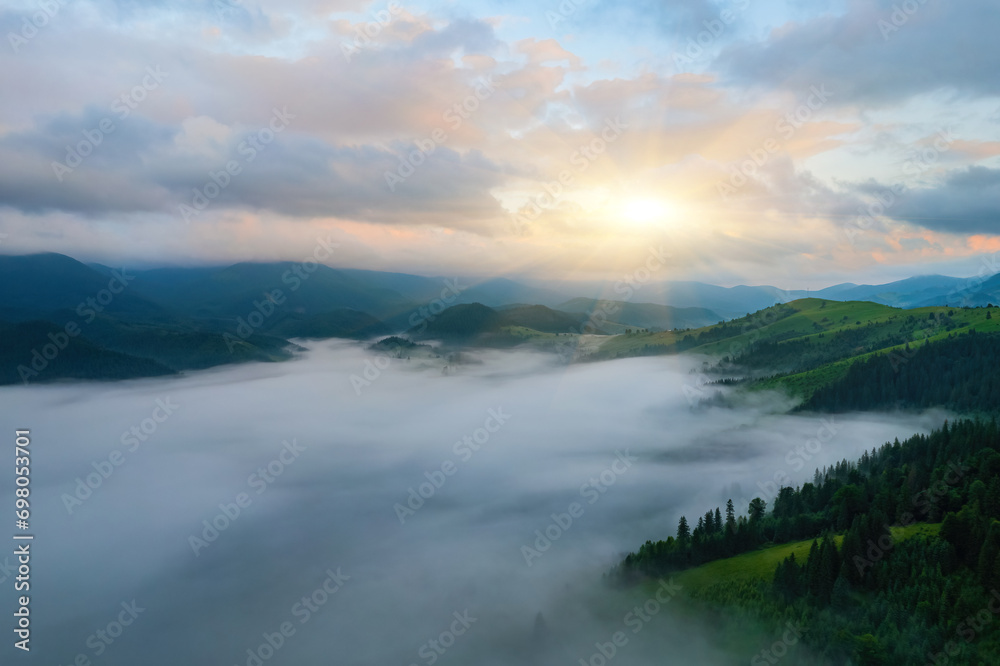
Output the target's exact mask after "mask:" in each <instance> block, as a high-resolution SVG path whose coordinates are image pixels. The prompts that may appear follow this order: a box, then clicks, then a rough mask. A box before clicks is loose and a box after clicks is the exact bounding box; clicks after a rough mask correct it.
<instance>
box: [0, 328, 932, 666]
mask: <svg viewBox="0 0 1000 666" xmlns="http://www.w3.org/2000/svg"><path fill="white" fill-rule="evenodd" d="M308 346H309V347H311V349H310V351H309V352H308V353H306V354H305V355H304V356H303V357H302V358H300V359H298V360H295V361H292V362H289V363H284V364H274V365H272V364H253V365H245V366H240V367H229V368H224V369H220V370H214V371H206V372H198V373H193V374H191V375H189V376H187V377H184V378H180V379H170V380H164V381H134V382H120V383H109V384H66V385H51V386H44V387H30V388H24V387H8V388H3V389H0V396H2V398H0V399H2V404H3V410H2V411H3V417H4V419H3V420H4V422H6V423H7V424H8V425H9V426H15V425H16V427H18V428H30V429H31V432H32V440H33V443H32V446H33V447H34V448H33V451H34V455H35V458H34V459H33V473H34V477H33V488H32V497H33V498H34V513H35V515H36V516H37V519H36V520H37V532H36V534H37V536H36V542H35V545H34V548H35V549H36V555H35V557H36V560H35V561H34V563H35V567H34V572H35V573H33V575H34V576H35V578H33V581H32V586H33V587H32V591H33V594H34V597H33V598H34V605H33V606H32V612H33V613H34V622H35V625H34V626H35V627H36V634H35V641H36V642H35V643H34V645H35V646H36V649H37V653H36V657H37V658H40V659H43V660H44V661H45V662H46V663H53V664H56V663H58V664H68V663H72V662H73V660H74V659H75V658H76V656H77V655H78V654H83V655H86V656H87V657H88V658H91V659H92V660H93V662H94V663H101V664H137V663H142V664H149V665H150V666H156V665H159V664H164V665H166V664H176V663H187V664H206V665H208V664H212V665H217V664H241V665H242V664H255V663H258V662H256V661H254V657H253V656H252V655H253V654H256V655H257V658H262V657H263V656H264V655H268V656H267V658H266V659H262V663H286V664H326V663H338V664H359V665H360V664H372V665H374V664H380V665H381V664H394V663H398V664H431V663H435V662H437V661H440V663H442V664H449V663H450V664H477V665H482V666H489V665H493V664H508V663H534V664H540V665H541V664H552V663H577V661H578V660H579V659H584V660H589V659H590V658H591V655H592V654H594V653H595V652H596V651H597V650H598V649H599V648H598V647H597V646H596V644H597V643H607V642H608V641H610V640H611V636H612V635H613V634H614V632H616V631H625V632H626V634H627V636H628V637H629V639H630V640H629V643H628V644H627V645H625V646H622V647H620V648H619V650H618V654H617V656H616V657H615V659H616V663H622V664H637V665H641V664H653V663H662V662H663V660H664V659H665V658H666V659H669V660H671V661H672V662H676V663H699V664H713V663H719V664H722V663H731V661H732V660H733V659H736V660H738V661H744V660H749V659H750V658H751V657H752V656H753V655H724V654H722V653H721V652H720V650H719V648H718V647H717V641H715V639H714V636H713V631H714V629H713V628H712V627H708V626H702V625H700V624H698V623H696V622H693V621H692V620H690V619H685V618H684V617H683V616H681V615H680V614H678V613H676V612H675V611H674V610H673V608H674V607H673V606H671V605H670V602H669V601H668V600H669V599H672V598H673V596H672V595H674V594H675V593H676V590H673V591H670V590H669V589H668V588H663V589H661V590H660V601H658V602H657V605H656V606H657V608H658V611H657V614H656V615H655V616H652V617H650V618H649V619H648V621H642V622H638V625H639V628H640V631H638V632H635V633H633V630H634V629H635V622H636V620H635V617H633V618H631V620H628V619H627V618H628V615H627V614H628V613H629V612H630V610H631V609H632V608H633V607H634V606H635V604H636V603H643V602H644V601H645V600H647V598H656V597H655V596H654V595H655V590H654V588H650V589H648V590H647V589H636V590H631V591H628V592H613V591H611V590H610V589H605V588H604V587H602V586H601V584H600V577H601V574H602V573H604V572H605V571H606V570H607V569H608V568H609V567H610V566H611V565H613V564H614V563H616V562H617V561H618V560H619V558H620V557H621V556H622V554H623V553H625V552H627V551H629V550H632V549H635V548H636V547H638V546H639V545H640V544H641V543H643V542H644V541H645V540H647V539H658V538H665V537H666V536H668V535H670V534H672V533H673V532H674V530H675V528H676V524H677V520H678V518H679V517H680V516H681V515H682V514H686V515H687V516H688V518H689V519H693V518H695V517H696V516H698V515H702V514H703V513H704V512H705V511H706V510H708V509H710V508H714V507H716V506H724V504H725V501H726V499H727V498H730V497H732V498H733V499H734V501H736V502H737V508H738V510H742V511H745V508H746V505H745V503H746V502H747V501H748V500H749V499H750V498H752V497H754V496H757V495H760V496H763V497H765V498H766V499H768V500H769V501H770V500H771V499H773V495H769V494H768V493H773V491H774V490H773V489H775V487H776V486H775V485H774V480H775V479H776V478H779V479H790V482H793V483H801V482H802V481H804V480H809V479H811V478H812V473H813V469H814V468H815V467H817V466H823V465H829V464H832V463H835V462H837V461H839V460H841V459H843V458H847V459H852V458H854V457H856V456H858V455H859V454H860V453H861V452H862V451H864V450H866V449H871V448H872V447H874V446H878V445H880V444H881V443H883V442H884V441H886V440H890V439H892V438H893V437H896V436H900V437H902V436H906V435H909V434H912V433H913V432H914V431H921V430H926V429H927V428H928V427H929V426H930V425H932V424H935V423H936V422H937V421H938V419H939V417H938V416H933V415H931V416H926V417H920V418H918V417H912V416H909V417H903V416H877V415H862V416H856V415H855V416H837V417H834V418H833V419H832V420H831V419H830V418H829V417H827V418H826V420H824V419H821V418H820V417H818V416H809V415H804V416H782V415H776V414H774V413H771V412H772V411H773V407H774V406H775V405H777V404H778V402H771V401H766V402H764V403H762V404H760V405H758V406H756V407H747V408H744V409H740V410H722V409H711V410H708V411H691V409H690V407H689V404H688V401H687V398H686V397H685V395H686V393H685V386H686V385H687V384H689V383H691V377H692V375H690V374H688V370H689V367H688V365H687V361H685V360H681V359H666V358H649V359H635V360H624V361H615V362H607V363H600V364H587V365H582V366H568V367H567V366H562V365H558V364H557V363H556V362H555V357H553V356H548V355H542V354H535V353H522V352H503V353H501V352H483V353H481V354H477V355H476V356H475V357H473V358H468V359H466V362H464V363H461V364H457V365H456V364H454V363H450V362H448V361H446V360H444V359H434V360H430V361H419V360H417V359H414V360H412V361H405V360H398V359H396V360H392V361H389V362H386V361H385V360H384V359H378V358H376V357H372V356H371V355H370V354H369V353H368V352H365V351H363V350H362V349H361V348H360V347H359V346H357V345H355V344H353V343H345V342H320V343H308ZM376 361H377V364H376ZM445 365H447V366H448V369H447V370H446V371H445V370H443V366H445ZM352 375H353V376H355V377H361V378H365V381H366V382H370V383H368V384H362V383H359V382H357V381H355V382H353V383H352V381H351V378H352ZM359 386H360V387H361V388H360V389H358V388H357V387H359ZM15 420H16V423H14V421H15ZM115 451H118V452H119V453H117V454H116V453H114V452H115ZM87 484H89V485H90V487H88V485H87ZM11 497H12V495H11V493H10V491H9V489H8V490H7V491H5V492H4V493H2V497H0V501H3V502H4V503H7V502H9V501H10V500H11ZM0 563H2V559H0ZM0 585H2V586H3V587H4V588H5V589H7V590H8V591H10V590H11V587H10V586H11V581H10V580H7V581H6V582H4V583H0ZM5 596H6V595H5ZM304 597H305V599H303V598H304ZM7 598H9V596H8V597H7ZM133 600H134V601H135V606H131V607H130V604H132V602H133ZM660 602H663V603H662V604H661V603H660ZM4 603H5V604H6V603H7V602H4ZM123 603H124V604H125V606H124V607H123V606H122V604H123ZM130 609H131V610H130ZM137 609H142V610H141V611H138V610H137ZM539 613H541V614H542V619H541V620H538V619H536V618H537V616H538V614H539ZM629 621H631V622H632V624H626V622H629ZM118 622H122V624H123V625H124V624H125V622H128V624H127V625H126V626H118V625H117V624H116V623H118ZM286 623H287V624H286ZM109 624H110V625H111V627H110V628H109ZM283 626H284V631H285V634H284V636H282V635H281V633H282V627H283ZM645 627H650V628H649V629H648V630H646V631H642V628H645ZM98 630H102V631H103V632H104V633H103V635H104V636H105V637H106V638H101V635H102V634H98V633H96V632H98ZM775 631H777V628H776V627H775V628H770V627H766V628H765V627H762V628H760V634H761V638H760V644H761V647H762V648H763V647H765V646H767V645H770V644H771V643H772V642H773V641H775V640H776V639H777V635H776V634H774V632H775ZM119 632H120V633H119ZM107 639H110V640H107ZM430 641H434V643H433V644H431V643H430ZM269 645H270V646H271V647H268V646H269ZM5 649H7V648H5ZM247 650H250V651H251V654H248V652H247ZM431 655H433V658H432V656H431Z"/></svg>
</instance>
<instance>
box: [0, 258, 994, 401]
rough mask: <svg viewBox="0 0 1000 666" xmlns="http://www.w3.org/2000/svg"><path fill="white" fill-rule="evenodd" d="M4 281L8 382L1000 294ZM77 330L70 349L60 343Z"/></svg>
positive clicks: (299, 278)
mask: <svg viewBox="0 0 1000 666" xmlns="http://www.w3.org/2000/svg"><path fill="white" fill-rule="evenodd" d="M0 283H2V284H3V286H4V288H3V289H2V290H0V340H2V343H3V344H2V345H0V382H2V383H12V382H18V381H23V380H25V379H26V377H25V375H28V376H27V379H28V380H29V381H44V380H51V379H59V378H64V377H65V378H72V377H88V378H98V379H100V378H104V379H114V378H120V377H126V376H152V375H157V374H165V373H171V372H177V371H181V370H185V369H194V368H206V367H211V366H213V365H219V364H223V363H231V362H236V361H251V360H278V359H282V358H287V357H288V356H289V355H290V354H292V353H294V345H292V344H291V343H290V342H289V340H290V339H293V338H329V337H341V338H354V339H370V338H377V337H380V336H386V335H390V334H393V333H408V334H409V335H410V336H411V337H413V338H420V339H431V338H434V339H441V340H448V341H452V342H455V343H461V344H474V343H482V342H484V341H485V342H488V343H490V344H498V345H507V344H518V343H519V342H521V341H524V340H525V339H527V338H539V337H540V338H544V337H545V336H556V335H562V334H574V333H580V332H592V333H597V334H619V333H626V332H633V333H634V332H636V331H639V330H650V331H665V330H672V329H696V328H700V327H704V326H708V325H711V324H715V323H717V322H719V321H721V320H726V319H732V318H734V317H736V316H742V315H744V314H746V313H748V312H753V311H756V310H760V309H762V308H765V307H769V306H772V305H774V304H776V303H780V302H786V301H788V300H791V299H798V298H803V297H805V296H807V295H808V296H813V297H819V298H824V299H828V300H838V301H848V300H858V301H872V302H875V303H879V304H883V305H889V306H893V307H903V308H908V307H920V306H927V305H947V306H963V305H964V306H979V305H985V304H987V303H1000V276H998V275H994V276H992V277H990V278H988V279H985V280H967V279H961V278H951V277H945V276H937V275H932V276H922V277H915V278H910V279H907V280H901V281H899V282H893V283H890V284H885V285H855V284H841V285H835V286H832V287H828V288H827V289H822V290H819V291H812V292H807V291H804V290H799V291H792V292H786V291H782V290H780V289H778V288H776V287H770V286H737V287H718V286H715V285H709V284H703V283H699V282H664V283H649V284H645V285H642V286H641V288H637V289H635V290H633V291H632V293H631V294H630V293H628V291H627V290H624V291H623V290H618V291H622V293H621V294H620V295H621V296H622V299H621V300H611V299H607V298H598V297H597V296H598V295H599V293H601V292H607V293H610V292H608V290H606V289H602V288H595V287H594V286H593V285H591V286H589V287H587V289H586V290H584V291H583V293H582V295H581V293H577V294H572V293H566V287H565V285H561V287H560V288H559V289H548V288H544V287H540V286H532V285H529V284H524V283H522V282H518V281H515V280H510V279H506V278H489V279H475V278H470V277H457V278H456V277H448V278H445V277H426V276H418V275H408V274H405V273H387V272H378V271H366V270H355V269H335V268H331V267H328V266H325V265H321V264H301V263H294V262H271V263H249V262H247V263H239V264H234V265H231V266H219V267H198V268H181V267H172V268H159V269H152V270H140V271H132V270H124V269H115V268H112V267H108V266H104V265H101V264H83V263H81V262H79V261H77V260H75V259H72V258H70V257H67V256H64V255H60V254H36V255H27V256H0ZM581 289H583V287H581ZM587 291H589V292H591V293H589V294H588V293H587ZM611 291H612V292H613V291H615V290H613V289H612V290H611ZM595 292H596V293H595ZM627 296H630V298H626V297H627ZM71 328H72V330H73V333H70V330H71ZM67 338H68V339H71V340H73V349H72V350H71V351H69V350H68V348H67V347H66V345H62V344H61V343H62V342H64V341H65V339H67ZM46 352H48V354H46ZM49 356H52V358H49Z"/></svg>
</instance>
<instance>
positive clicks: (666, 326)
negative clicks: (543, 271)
mask: <svg viewBox="0 0 1000 666" xmlns="http://www.w3.org/2000/svg"><path fill="white" fill-rule="evenodd" d="M558 308H559V309H560V310H564V311H566V312H580V313H583V314H584V315H586V316H587V317H588V318H594V320H595V321H598V322H601V321H603V320H606V321H608V322H611V323H615V324H620V325H621V326H620V327H619V328H622V329H624V328H625V327H631V328H648V329H650V330H657V331H669V330H671V329H675V328H701V327H702V326H708V325H709V324H715V323H718V322H719V321H721V320H722V319H723V318H722V317H721V316H720V315H718V314H716V313H715V312H713V311H711V310H708V309H706V308H676V307H673V306H670V305H657V304H656V303H628V302H625V301H608V300H597V299H593V298H574V299H572V300H569V301H566V302H565V303H561V304H560V305H559V306H558ZM602 326H603V328H606V329H609V328H611V327H609V326H607V325H602ZM614 332H616V333H619V332H624V331H614Z"/></svg>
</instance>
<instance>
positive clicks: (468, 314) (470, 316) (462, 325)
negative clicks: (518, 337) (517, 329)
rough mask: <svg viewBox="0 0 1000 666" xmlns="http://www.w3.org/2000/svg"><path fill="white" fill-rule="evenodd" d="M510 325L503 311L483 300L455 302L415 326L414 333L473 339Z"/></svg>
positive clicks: (420, 336)
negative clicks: (489, 305)
mask: <svg viewBox="0 0 1000 666" xmlns="http://www.w3.org/2000/svg"><path fill="white" fill-rule="evenodd" d="M508 325H510V323H509V321H508V320H507V319H505V318H504V316H503V315H502V314H500V313H499V312H497V311H496V310H494V309H493V308H490V307H486V306H485V305H483V304H482V303H469V304H462V305H453V306H452V307H450V308H448V309H447V310H445V311H443V312H442V313H441V314H439V315H436V316H432V317H430V318H428V319H427V320H425V321H423V322H421V323H420V324H419V325H417V326H414V327H413V328H411V329H410V330H409V331H408V333H409V334H410V336H411V337H414V338H417V339H425V340H444V341H448V342H452V341H462V342H471V341H473V340H476V339H477V338H482V337H483V336H485V335H487V334H490V333H498V332H499V331H500V329H501V328H503V327H504V326H508Z"/></svg>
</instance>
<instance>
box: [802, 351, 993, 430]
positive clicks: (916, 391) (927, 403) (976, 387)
mask: <svg viewBox="0 0 1000 666" xmlns="http://www.w3.org/2000/svg"><path fill="white" fill-rule="evenodd" d="M998 358H1000V336H997V335H993V334H982V333H976V332H975V331H969V332H968V333H965V334H959V335H954V336H953V337H949V338H948V339H947V340H942V341H940V342H935V343H932V344H917V345H913V346H909V345H908V346H907V347H905V348H904V349H902V350H899V351H892V352H888V353H883V354H875V355H873V356H870V357H868V358H867V359H864V360H860V361H857V362H855V363H854V364H852V365H851V367H850V368H849V369H848V371H847V375H846V376H845V377H843V378H842V379H840V380H838V381H836V382H833V383H831V384H829V385H827V386H824V387H821V388H819V389H818V390H817V391H816V392H815V393H814V394H813V395H812V397H811V398H810V399H809V400H808V401H806V403H805V404H804V405H803V408H805V409H811V410H823V411H848V410H858V409H866V410H878V409H893V408H926V407H933V406H942V407H947V408H949V409H953V410H956V411H959V412H963V413H970V412H979V413H988V412H991V411H994V410H996V409H997V407H998V406H1000V377H998V376H997V372H996V366H995V365H994V363H996V359H998Z"/></svg>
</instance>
